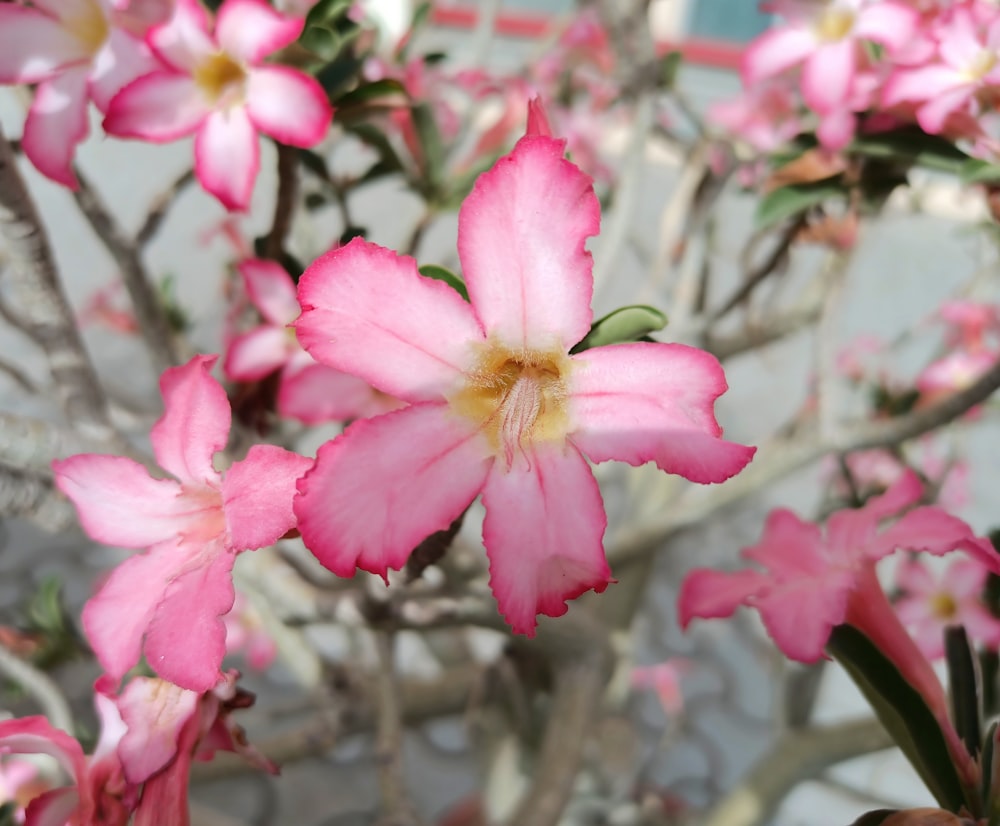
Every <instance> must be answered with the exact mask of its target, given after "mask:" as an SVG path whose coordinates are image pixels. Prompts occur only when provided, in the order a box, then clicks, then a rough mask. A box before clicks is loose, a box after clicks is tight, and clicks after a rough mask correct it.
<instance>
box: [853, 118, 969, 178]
mask: <svg viewBox="0 0 1000 826" xmlns="http://www.w3.org/2000/svg"><path fill="white" fill-rule="evenodd" d="M846 151H847V152H850V153H853V154H857V155H864V156H866V157H869V158H886V159H889V160H897V161H905V162H907V163H910V164H916V165H918V166H923V167H926V168H928V169H937V170H940V171H942V172H951V173H955V174H957V173H959V172H960V171H961V168H962V166H963V165H964V164H965V163H966V162H967V161H968V159H969V156H968V155H966V154H965V153H964V152H962V150H961V149H959V148H958V147H956V146H955V144H954V143H951V142H950V141H947V140H945V139H944V138H942V137H940V136H939V135H928V134H927V133H926V132H924V131H923V130H921V129H918V128H915V127H906V128H904V129H895V130H893V131H892V132H881V133H878V134H874V135H865V136H863V137H860V138H856V139H855V140H853V141H852V142H851V143H850V145H849V146H848V147H847V150H846Z"/></svg>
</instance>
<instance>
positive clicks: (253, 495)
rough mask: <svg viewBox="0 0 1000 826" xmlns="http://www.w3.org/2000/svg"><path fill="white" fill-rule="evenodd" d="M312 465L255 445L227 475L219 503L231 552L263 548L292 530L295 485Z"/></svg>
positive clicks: (284, 452) (282, 451) (278, 450)
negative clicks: (221, 504) (227, 531)
mask: <svg viewBox="0 0 1000 826" xmlns="http://www.w3.org/2000/svg"><path fill="white" fill-rule="evenodd" d="M312 463H313V460H312V459H307V458H306V457H304V456H299V455H298V454H295V453H292V452H291V451H288V450H285V449H284V448H281V447H277V446H275V445H254V446H253V447H252V448H250V451H249V453H247V457H246V458H245V459H243V460H241V461H239V462H235V463H234V464H233V466H232V467H230V468H229V470H227V471H226V475H225V478H224V479H223V480H222V499H223V510H224V511H225V514H226V524H227V526H228V528H229V544H230V548H231V549H232V550H234V551H245V550H248V549H253V548H264V547H266V546H268V545H272V544H274V543H275V542H277V541H278V540H279V539H280V538H281V537H282V536H284V535H285V534H286V533H288V531H290V530H291V529H292V528H293V527H295V514H294V513H293V512H292V499H293V497H294V496H295V483H296V482H297V481H298V480H299V478H300V477H301V476H302V475H303V474H305V472H306V471H307V470H309V468H310V467H312Z"/></svg>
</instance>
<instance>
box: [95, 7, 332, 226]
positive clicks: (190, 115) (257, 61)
mask: <svg viewBox="0 0 1000 826" xmlns="http://www.w3.org/2000/svg"><path fill="white" fill-rule="evenodd" d="M302 25H303V21H302V20H301V19H298V18H286V17H283V16H282V15H280V14H279V13H278V12H276V11H275V10H274V9H272V8H271V7H270V6H269V5H268V4H267V3H265V2H264V0H225V2H224V3H223V4H222V6H221V7H220V8H219V12H218V16H217V18H216V22H215V26H214V29H213V28H212V26H211V23H210V20H209V16H208V13H207V12H206V11H205V9H204V8H202V6H201V4H200V3H198V2H197V0H177V8H176V10H175V12H174V16H173V17H172V18H171V19H170V20H169V21H167V22H166V23H164V24H163V25H162V26H157V27H156V28H154V29H152V30H151V31H150V33H149V35H148V37H147V42H148V43H149V45H150V46H151V47H152V49H153V51H154V52H155V53H156V55H157V56H158V57H159V58H160V59H161V60H162V61H163V62H164V64H166V68H164V69H162V70H159V71H155V72H152V73H150V74H148V75H146V76H144V77H141V78H139V79H138V80H136V81H135V82H134V83H131V84H129V85H128V86H126V87H125V88H124V89H122V91H121V92H120V93H119V94H118V95H117V96H116V97H115V99H114V100H113V101H112V102H111V106H110V107H109V109H108V113H107V117H106V118H105V120H104V129H105V131H107V132H108V133H109V134H112V135H118V136H120V137H126V138H140V139H142V140H148V141H153V142H156V143H164V142H167V141H172V140H176V139H177V138H180V137H183V136H184V135H190V134H192V133H194V134H195V145H194V154H195V173H196V174H197V176H198V180H199V181H200V182H201V185H202V186H203V187H204V188H205V190H206V191H208V192H210V193H211V194H213V195H215V197H217V198H218V199H219V200H220V201H221V202H222V204H223V205H224V206H225V207H226V208H227V209H230V210H244V209H246V208H247V206H248V205H249V203H250V196H251V193H252V192H253V184H254V180H255V179H256V177H257V169H258V167H259V166H260V157H259V154H260V147H259V143H258V138H257V133H258V132H263V133H264V134H265V135H269V136H270V137H272V138H274V139H275V140H276V141H280V142H281V143H285V144H289V145H291V146H303V147H308V146H314V145H315V144H317V143H319V141H320V140H322V139H323V136H324V135H325V134H326V130H327V127H328V126H329V124H330V117H331V114H332V110H331V108H330V104H329V102H328V101H327V98H326V94H325V92H324V91H323V89H322V87H321V86H320V85H319V84H318V83H317V82H316V81H315V80H314V79H313V78H311V77H309V76H308V75H305V74H303V73H302V72H299V71H297V70H295V69H291V68H289V67H287V66H280V65H277V64H265V63H263V62H262V61H263V59H264V58H265V57H267V56H268V55H269V54H271V53H272V52H275V51H277V50H279V49H281V48H283V47H285V46H288V45H289V44H291V43H293V42H294V41H295V40H296V38H298V36H299V34H300V33H301V31H302Z"/></svg>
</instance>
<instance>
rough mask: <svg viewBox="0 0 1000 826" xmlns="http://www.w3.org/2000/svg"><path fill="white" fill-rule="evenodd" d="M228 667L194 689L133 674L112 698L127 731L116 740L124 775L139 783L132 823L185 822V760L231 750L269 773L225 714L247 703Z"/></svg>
mask: <svg viewBox="0 0 1000 826" xmlns="http://www.w3.org/2000/svg"><path fill="white" fill-rule="evenodd" d="M238 677H239V673H238V672H236V671H229V672H227V673H226V674H225V675H223V676H222V677H221V679H220V680H219V683H218V684H217V685H216V686H214V687H213V688H212V689H211V690H210V691H206V692H203V693H200V694H199V693H198V692H194V691H188V690H186V689H183V688H180V687H179V686H176V685H173V684H172V683H168V682H166V681H165V680H159V679H155V678H151V677H135V678H133V679H132V680H130V681H129V683H128V685H127V686H126V687H125V690H124V691H123V692H122V694H121V696H120V697H119V698H118V709H119V711H120V712H121V716H122V720H123V721H124V723H125V725H126V726H127V727H128V731H127V732H126V733H125V735H124V736H123V737H122V738H121V742H120V743H119V744H118V755H119V757H120V759H121V763H122V767H123V770H124V774H125V777H126V778H128V780H129V782H130V783H133V784H135V785H139V784H142V799H141V800H140V802H139V805H138V807H137V808H136V810H135V820H134V822H133V826H187V824H188V823H189V822H190V821H189V815H188V784H189V781H190V774H191V764H192V762H193V761H195V760H211V759H212V757H213V756H214V754H215V752H216V751H219V750H222V751H232V752H236V753H238V754H240V755H242V756H243V757H245V758H247V759H248V760H249V761H250V762H251V763H252V764H253V765H255V766H257V767H258V768H261V769H264V770H265V771H268V772H270V773H272V774H277V768H276V767H275V766H274V764H273V763H271V762H270V761H269V760H267V759H266V758H264V757H263V756H262V755H261V754H260V753H259V752H258V751H257V750H256V749H254V748H253V747H252V746H250V745H249V744H248V743H247V742H246V738H245V737H244V735H243V731H242V729H240V728H239V726H237V725H235V724H234V723H233V722H232V721H231V720H230V719H229V716H230V713H231V712H232V711H233V710H235V709H239V708H246V707H247V706H249V705H251V704H252V703H253V695H252V694H249V693H248V692H245V691H243V690H242V689H239V688H237V687H236V680H237V678H238Z"/></svg>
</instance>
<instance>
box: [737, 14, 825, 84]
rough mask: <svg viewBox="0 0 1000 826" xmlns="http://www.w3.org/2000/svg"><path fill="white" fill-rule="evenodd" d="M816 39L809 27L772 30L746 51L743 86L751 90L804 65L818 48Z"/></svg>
mask: <svg viewBox="0 0 1000 826" xmlns="http://www.w3.org/2000/svg"><path fill="white" fill-rule="evenodd" d="M816 45H817V43H816V37H815V36H814V35H813V34H812V32H811V31H810V30H809V28H808V27H805V26H801V27H800V26H788V27H777V28H773V29H769V30H768V31H766V32H764V33H763V34H762V35H760V36H759V37H756V38H754V40H753V41H752V42H751V43H750V45H749V46H747V48H746V51H744V52H743V65H742V68H741V74H742V77H743V86H744V87H745V88H747V89H752V88H753V87H754V86H756V85H757V84H758V83H760V82H761V81H762V80H766V79H767V78H769V77H774V75H777V74H780V73H781V72H784V71H785V70H786V69H790V68H792V66H795V65H796V64H798V63H801V62H802V61H803V60H805V59H806V58H807V57H809V55H811V54H812V53H813V52H814V51H815V49H816Z"/></svg>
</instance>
